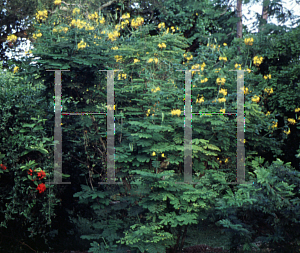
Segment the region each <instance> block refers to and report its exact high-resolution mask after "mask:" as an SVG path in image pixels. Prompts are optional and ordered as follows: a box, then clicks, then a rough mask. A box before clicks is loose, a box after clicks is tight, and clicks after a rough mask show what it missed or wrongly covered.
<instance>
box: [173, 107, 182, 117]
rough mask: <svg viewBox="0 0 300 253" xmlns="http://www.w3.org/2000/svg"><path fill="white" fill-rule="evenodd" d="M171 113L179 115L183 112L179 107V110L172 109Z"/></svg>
mask: <svg viewBox="0 0 300 253" xmlns="http://www.w3.org/2000/svg"><path fill="white" fill-rule="evenodd" d="M171 114H172V115H177V116H178V117H179V116H180V114H181V111H180V110H179V109H177V110H172V111H171Z"/></svg>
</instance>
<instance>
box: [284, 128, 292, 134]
mask: <svg viewBox="0 0 300 253" xmlns="http://www.w3.org/2000/svg"><path fill="white" fill-rule="evenodd" d="M283 132H284V133H285V134H290V133H291V129H289V131H283Z"/></svg>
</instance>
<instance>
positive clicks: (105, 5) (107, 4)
mask: <svg viewBox="0 0 300 253" xmlns="http://www.w3.org/2000/svg"><path fill="white" fill-rule="evenodd" d="M116 1H117V0H111V1H109V2H107V3H106V4H103V5H102V6H101V7H100V8H99V11H101V10H102V9H104V8H105V7H108V6H110V5H112V4H113V3H114V2H116Z"/></svg>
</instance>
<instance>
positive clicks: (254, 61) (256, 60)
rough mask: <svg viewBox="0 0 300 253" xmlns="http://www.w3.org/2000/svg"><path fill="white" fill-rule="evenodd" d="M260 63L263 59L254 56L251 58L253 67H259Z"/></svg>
mask: <svg viewBox="0 0 300 253" xmlns="http://www.w3.org/2000/svg"><path fill="white" fill-rule="evenodd" d="M262 61H263V57H258V56H255V57H254V58H253V63H254V65H256V66H259V65H260V64H261V63H262Z"/></svg>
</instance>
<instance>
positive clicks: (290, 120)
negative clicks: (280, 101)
mask: <svg viewBox="0 0 300 253" xmlns="http://www.w3.org/2000/svg"><path fill="white" fill-rule="evenodd" d="M288 122H290V123H291V124H293V125H294V124H295V123H296V120H295V119H291V118H289V119H288Z"/></svg>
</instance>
